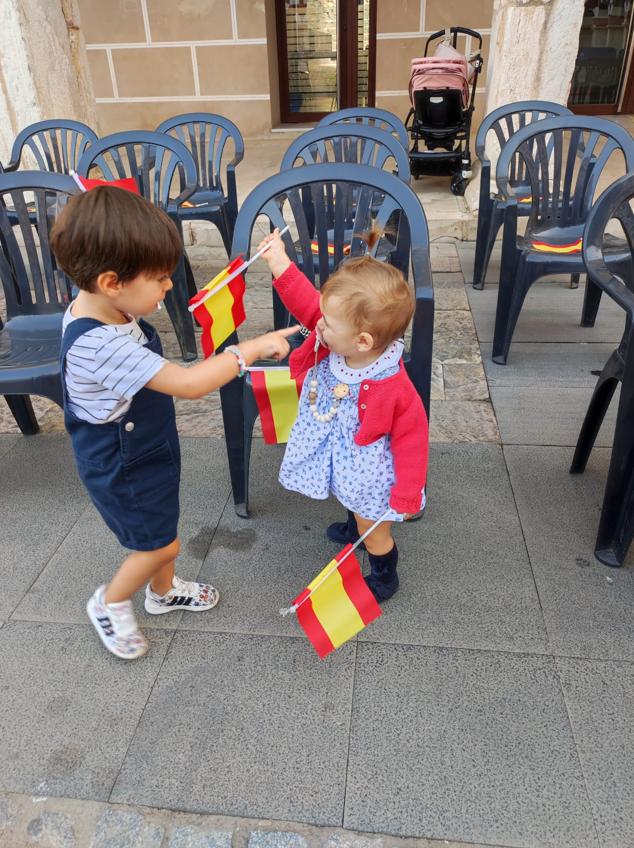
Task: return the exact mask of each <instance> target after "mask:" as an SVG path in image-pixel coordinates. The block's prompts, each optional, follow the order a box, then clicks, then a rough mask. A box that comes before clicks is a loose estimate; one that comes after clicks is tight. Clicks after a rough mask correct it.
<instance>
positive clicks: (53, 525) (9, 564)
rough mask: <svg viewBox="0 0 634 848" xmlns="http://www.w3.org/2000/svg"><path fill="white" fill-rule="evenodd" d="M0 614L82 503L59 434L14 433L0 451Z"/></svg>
mask: <svg viewBox="0 0 634 848" xmlns="http://www.w3.org/2000/svg"><path fill="white" fill-rule="evenodd" d="M1 485H2V512H1V514H0V539H1V540H2V556H0V585H1V586H2V591H0V616H8V615H9V614H10V612H11V611H12V610H13V608H14V607H15V606H16V605H17V604H18V602H19V601H20V599H21V598H22V596H23V595H24V593H25V592H26V591H27V590H28V588H29V586H30V585H31V583H32V582H33V580H35V578H36V577H37V576H38V574H39V573H40V571H41V570H42V568H43V567H44V566H45V565H46V563H47V562H48V560H49V559H50V558H51V556H52V555H53V554H54V553H55V551H56V550H57V548H58V547H59V545H60V543H61V542H62V541H63V539H64V538H65V537H66V535H67V534H68V532H69V531H70V530H71V528H72V527H73V525H74V524H75V522H76V521H77V519H78V518H79V516H80V515H81V514H82V512H83V511H84V510H85V509H86V507H87V505H88V497H87V495H86V494H85V493H84V491H83V488H82V485H81V482H80V480H79V478H78V477H77V473H76V471H75V465H74V460H73V456H72V451H71V447H70V441H69V439H68V438H67V437H65V436H42V435H41V436H34V437H32V438H28V439H27V438H19V439H18V440H17V441H16V442H14V443H13V445H12V446H11V449H10V451H9V452H8V453H5V454H4V456H3V457H2V484H1Z"/></svg>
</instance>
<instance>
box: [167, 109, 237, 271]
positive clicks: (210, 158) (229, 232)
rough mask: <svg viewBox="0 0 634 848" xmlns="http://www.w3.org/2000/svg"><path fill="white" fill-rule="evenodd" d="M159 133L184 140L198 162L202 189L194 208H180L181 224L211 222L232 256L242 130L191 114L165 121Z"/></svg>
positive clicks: (211, 116)
mask: <svg viewBox="0 0 634 848" xmlns="http://www.w3.org/2000/svg"><path fill="white" fill-rule="evenodd" d="M156 132H160V133H167V134H168V135H170V136H173V137H174V138H177V139H178V140H179V141H181V142H182V143H183V144H184V145H185V146H186V147H187V149H188V150H189V152H190V153H191V154H192V156H193V158H194V161H195V163H196V169H197V172H198V187H197V189H196V191H195V192H194V194H192V195H191V197H189V198H188V201H187V202H188V203H191V204H193V205H192V206H179V208H178V216H179V218H180V219H181V221H200V220H202V221H210V222H211V223H212V224H214V226H216V227H218V230H219V231H220V235H221V237H222V241H223V244H224V246H225V248H226V251H227V255H229V253H230V252H231V239H232V238H233V228H234V225H235V222H236V217H237V215H238V193H237V189H236V173H235V171H236V165H239V164H240V162H242V159H243V158H244V140H243V138H242V134H241V132H240V130H239V129H238V127H237V126H236V125H235V124H234V123H233V122H232V121H230V120H229V119H228V118H223V116H222V115H214V114H213V113H211V112H189V113H187V114H185V115H176V116H175V117H174V118H168V119H167V120H166V121H163V123H161V124H159V125H158V127H157V128H156ZM229 139H231V141H232V142H233V149H234V154H233V159H232V160H231V161H230V162H228V163H227V165H226V168H225V179H226V182H225V184H226V191H225V188H224V186H223V179H222V158H223V155H224V152H225V148H226V145H227V142H228V141H229Z"/></svg>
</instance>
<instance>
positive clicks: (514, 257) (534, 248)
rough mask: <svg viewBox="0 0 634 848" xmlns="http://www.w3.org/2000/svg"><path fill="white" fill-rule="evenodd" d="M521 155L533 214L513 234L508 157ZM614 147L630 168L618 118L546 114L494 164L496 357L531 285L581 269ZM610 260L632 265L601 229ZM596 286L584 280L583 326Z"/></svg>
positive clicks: (633, 165)
mask: <svg viewBox="0 0 634 848" xmlns="http://www.w3.org/2000/svg"><path fill="white" fill-rule="evenodd" d="M518 153H519V154H520V155H521V156H522V157H523V159H524V161H525V162H526V169H527V174H528V178H529V182H530V187H531V197H532V203H531V213H530V216H529V219H528V222H527V225H526V231H525V234H524V235H523V236H518V234H517V218H518V196H517V194H516V189H515V187H514V186H513V185H512V184H511V182H510V180H509V172H510V166H511V162H512V160H513V159H514V158H515V157H516V155H517V154H518ZM613 154H621V155H622V156H623V159H624V163H625V164H624V170H625V171H632V170H634V139H632V137H631V136H630V134H629V133H628V132H627V131H626V130H624V129H623V128H622V127H620V126H618V125H617V124H614V123H612V122H611V121H605V120H602V119H600V118H587V117H583V116H578V115H573V116H570V117H563V118H547V119H545V120H543V121H538V122H536V123H535V124H531V125H529V126H527V127H524V129H522V130H519V131H518V132H517V133H515V135H514V136H513V137H512V138H511V139H510V141H509V142H508V143H507V144H506V146H505V148H504V150H503V151H502V154H501V155H500V158H499V160H498V164H497V173H496V182H497V185H498V189H499V192H500V196H501V197H502V198H503V200H504V203H505V213H504V214H505V220H504V232H503V238H502V264H501V270H500V286H499V290H498V300H497V309H496V315H495V330H494V336H493V361H494V362H496V363H498V364H499V365H505V364H506V360H507V357H508V352H509V348H510V346H511V340H512V338H513V332H514V330H515V325H516V323H517V319H518V317H519V314H520V311H521V308H522V304H523V303H524V299H525V297H526V294H527V292H528V290H529V289H530V287H531V286H532V284H533V283H534V282H535V281H536V280H538V279H539V278H540V277H545V276H548V275H550V274H579V273H583V272H584V271H585V270H586V269H585V264H584V259H583V254H582V251H581V245H582V238H583V230H584V226H585V223H586V220H587V218H588V214H589V212H590V209H591V207H592V203H593V201H594V199H595V193H596V189H597V184H598V181H599V178H600V177H601V174H602V173H603V170H604V168H605V166H606V164H607V162H608V160H611V159H612V155H613ZM606 240H607V242H608V244H607V245H606V250H607V251H608V252H609V254H610V257H611V261H612V263H615V262H616V263H618V266H619V268H625V269H628V268H629V267H630V265H631V256H630V251H629V248H628V246H627V243H626V242H624V241H623V240H620V239H614V238H612V237H608V236H606ZM600 296H601V289H600V288H598V287H597V286H595V285H594V284H593V283H592V280H591V278H588V280H587V282H586V290H585V299H584V308H583V315H582V325H583V326H592V325H593V324H594V321H595V318H596V313H597V309H598V307H599V299H600Z"/></svg>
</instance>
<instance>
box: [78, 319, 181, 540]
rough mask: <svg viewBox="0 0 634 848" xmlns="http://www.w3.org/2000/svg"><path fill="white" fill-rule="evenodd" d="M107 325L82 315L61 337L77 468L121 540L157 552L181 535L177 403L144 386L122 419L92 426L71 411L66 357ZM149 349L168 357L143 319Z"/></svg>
mask: <svg viewBox="0 0 634 848" xmlns="http://www.w3.org/2000/svg"><path fill="white" fill-rule="evenodd" d="M101 326H103V325H102V322H101V321H96V320H94V319H93V318H76V319H75V320H74V321H72V322H71V323H70V324H69V325H68V327H67V328H66V332H65V333H64V337H63V339H62V350H61V365H62V384H63V387H64V423H65V425H66V429H67V430H68V432H69V433H70V436H71V439H72V443H73V449H74V451H75V459H76V462H77V470H78V471H79V476H80V477H81V479H82V481H83V483H84V485H85V486H86V489H87V490H88V493H89V495H90V497H91V499H92V502H93V503H94V505H95V506H96V507H97V509H98V510H99V513H100V514H101V517H102V518H103V520H104V521H105V522H106V524H107V525H108V527H109V528H110V529H111V530H112V532H113V533H114V534H115V535H116V537H117V539H118V540H119V542H120V543H121V544H122V545H123V546H124V547H126V548H130V549H131V550H134V551H153V550H156V549H157V548H162V547H164V546H165V545H169V544H170V543H171V542H173V541H174V539H175V538H176V536H177V535H178V515H179V505H178V489H179V484H180V467H181V461H180V446H179V442H178V433H177V432H176V416H175V412H174V401H173V400H172V398H171V397H170V396H169V395H164V394H161V393H160V392H154V391H152V390H151V389H147V388H143V389H141V390H140V391H139V392H138V393H137V394H136V395H135V396H134V398H133V400H132V403H131V404H130V408H129V409H128V411H127V412H126V413H125V415H124V416H123V418H121V419H120V420H119V421H113V422H108V423H104V424H90V423H89V422H87V421H82V420H81V419H80V418H77V416H75V415H74V414H73V413H72V412H71V411H70V408H69V405H68V397H67V394H66V382H65V379H64V377H65V370H66V367H65V364H66V354H67V353H68V351H69V350H70V348H71V347H72V345H73V344H74V343H75V342H76V341H77V339H78V338H79V337H80V336H82V335H83V334H84V333H87V332H88V331H89V330H92V329H93V328H95V327H101ZM139 326H140V327H141V329H142V330H143V332H144V333H145V336H146V338H147V339H148V341H147V344H146V345H145V347H147V348H148V349H149V350H151V351H152V352H153V353H157V354H159V355H162V353H163V349H162V347H161V341H160V339H159V336H158V333H157V332H156V330H155V329H154V327H152V325H151V324H148V323H147V322H146V321H144V320H143V319H141V320H139Z"/></svg>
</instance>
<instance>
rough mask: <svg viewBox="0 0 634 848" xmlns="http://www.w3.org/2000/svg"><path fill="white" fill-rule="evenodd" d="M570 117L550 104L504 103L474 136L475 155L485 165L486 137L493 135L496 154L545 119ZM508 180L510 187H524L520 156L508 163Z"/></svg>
mask: <svg viewBox="0 0 634 848" xmlns="http://www.w3.org/2000/svg"><path fill="white" fill-rule="evenodd" d="M564 115H572V112H571V111H570V109H567V108H566V107H565V106H561V105H560V104H559V103H553V102H552V101H550V100H519V101H517V102H516V103H508V104H507V105H506V106H500V107H499V108H497V109H494V110H493V112H490V113H489V114H488V115H487V116H486V118H484V120H483V121H482V123H481V124H480V126H479V128H478V134H477V135H476V154H477V156H478V159H479V160H480V162H482V163H485V162H489V159H488V157H487V155H486V142H487V136H488V135H489V133H490V132H493V133H494V135H495V137H496V138H497V141H498V144H499V145H500V150H504V146H505V145H506V143H507V142H508V140H509V139H510V138H512V137H513V135H515V133H516V132H517V131H518V130H521V129H523V128H524V127H526V126H529V125H530V124H532V123H534V122H535V121H542V120H544V119H545V118H555V117H563V116H564ZM509 179H510V180H511V183H512V184H513V185H525V184H526V182H527V181H528V178H527V176H526V166H525V163H524V160H523V159H522V157H521V156H519V155H518V156H516V157H515V159H513V161H512V162H511V169H510V173H509Z"/></svg>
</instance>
